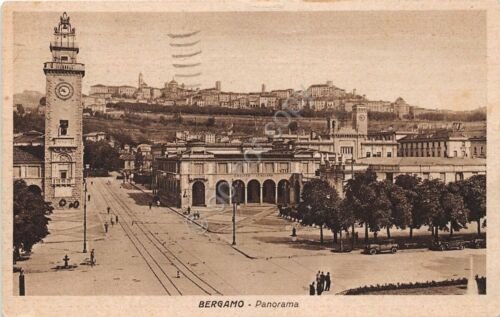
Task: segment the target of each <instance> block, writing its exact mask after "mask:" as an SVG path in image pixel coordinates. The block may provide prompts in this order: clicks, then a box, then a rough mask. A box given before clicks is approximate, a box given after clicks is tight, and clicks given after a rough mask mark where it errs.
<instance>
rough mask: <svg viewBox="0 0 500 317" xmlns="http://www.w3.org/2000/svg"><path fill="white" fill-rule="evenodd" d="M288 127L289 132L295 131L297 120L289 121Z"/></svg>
mask: <svg viewBox="0 0 500 317" xmlns="http://www.w3.org/2000/svg"><path fill="white" fill-rule="evenodd" d="M288 129H289V130H290V132H291V133H296V132H297V130H298V129H299V124H298V123H297V121H291V122H290V123H289V124H288Z"/></svg>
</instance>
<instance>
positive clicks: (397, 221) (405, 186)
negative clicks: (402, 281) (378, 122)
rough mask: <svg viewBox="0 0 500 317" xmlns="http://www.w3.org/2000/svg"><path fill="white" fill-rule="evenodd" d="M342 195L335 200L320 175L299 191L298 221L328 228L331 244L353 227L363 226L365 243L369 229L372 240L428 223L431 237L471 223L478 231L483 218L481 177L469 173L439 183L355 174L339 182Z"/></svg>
mask: <svg viewBox="0 0 500 317" xmlns="http://www.w3.org/2000/svg"><path fill="white" fill-rule="evenodd" d="M344 191H345V197H344V198H340V197H339V194H338V192H337V191H336V189H335V188H333V187H332V186H330V184H329V183H328V182H327V181H325V180H321V179H314V180H311V181H309V182H307V183H306V184H305V185H304V188H303V190H302V201H301V202H300V203H299V204H298V206H297V210H296V211H294V212H295V213H296V217H298V218H299V219H301V220H302V223H303V224H306V225H308V224H315V225H318V226H319V228H320V242H321V243H323V228H324V227H325V228H329V229H330V230H331V231H332V233H333V235H334V243H337V235H340V239H342V232H343V231H345V232H348V231H349V229H351V230H352V231H353V234H354V225H356V224H359V225H362V226H364V229H365V234H364V240H365V243H366V242H368V235H369V232H372V233H373V237H374V238H375V239H376V238H377V235H378V233H379V232H380V231H381V230H383V229H385V230H386V232H387V236H388V237H389V238H390V236H391V229H393V228H396V229H407V228H409V230H410V233H409V238H410V239H412V238H413V230H414V229H419V228H420V227H422V226H429V229H430V231H431V233H432V236H433V237H434V239H436V240H437V239H438V235H439V231H446V232H449V234H450V236H451V235H453V232H454V231H458V230H460V229H462V228H467V225H468V224H469V223H470V222H476V223H477V233H478V235H480V234H481V219H482V218H483V217H485V216H486V176H485V175H474V176H472V177H471V178H469V179H466V180H460V181H456V182H452V183H449V184H445V183H444V182H442V181H441V180H439V179H432V180H427V179H426V180H422V179H420V178H418V177H416V176H413V175H399V176H398V177H396V179H395V182H394V183H393V182H391V181H388V180H387V181H377V175H376V173H375V172H373V171H372V170H370V169H368V170H367V171H366V172H364V173H361V174H356V175H355V177H354V178H353V179H351V180H349V181H348V182H347V184H346V186H345V189H344Z"/></svg>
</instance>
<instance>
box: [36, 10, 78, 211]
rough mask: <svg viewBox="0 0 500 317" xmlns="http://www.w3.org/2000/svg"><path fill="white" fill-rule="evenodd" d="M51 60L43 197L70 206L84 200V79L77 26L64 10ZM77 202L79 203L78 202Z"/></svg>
mask: <svg viewBox="0 0 500 317" xmlns="http://www.w3.org/2000/svg"><path fill="white" fill-rule="evenodd" d="M50 51H51V53H52V61H50V62H46V63H44V68H43V70H44V73H45V76H46V80H47V81H46V87H47V88H46V97H47V106H46V115H45V141H44V143H45V151H44V186H43V187H44V197H45V201H49V202H52V204H53V206H55V207H56V208H58V207H65V208H67V207H68V206H69V205H71V203H74V202H76V201H78V202H81V201H82V198H83V197H82V195H83V193H82V186H83V140H82V119H83V106H82V78H83V76H84V75H85V68H84V65H83V64H81V63H78V62H77V55H78V52H79V48H78V46H77V44H76V42H75V29H74V28H73V27H72V25H71V23H70V18H69V17H68V16H67V14H66V13H64V14H63V15H62V16H61V19H60V22H59V25H58V26H57V27H55V29H54V41H53V42H51V44H50ZM77 205H80V203H78V204H77Z"/></svg>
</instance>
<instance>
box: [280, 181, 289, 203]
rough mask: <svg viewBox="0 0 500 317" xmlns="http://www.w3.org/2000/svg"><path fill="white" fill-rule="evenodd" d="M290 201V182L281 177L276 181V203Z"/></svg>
mask: <svg viewBox="0 0 500 317" xmlns="http://www.w3.org/2000/svg"><path fill="white" fill-rule="evenodd" d="M289 203H290V182H289V181H288V180H286V179H282V180H280V181H279V182H278V204H289Z"/></svg>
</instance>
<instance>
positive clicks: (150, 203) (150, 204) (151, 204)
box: [149, 202, 153, 210]
mask: <svg viewBox="0 0 500 317" xmlns="http://www.w3.org/2000/svg"><path fill="white" fill-rule="evenodd" d="M151 206H153V203H152V202H149V210H151Z"/></svg>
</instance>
